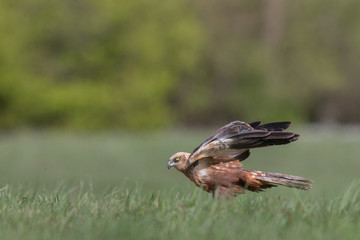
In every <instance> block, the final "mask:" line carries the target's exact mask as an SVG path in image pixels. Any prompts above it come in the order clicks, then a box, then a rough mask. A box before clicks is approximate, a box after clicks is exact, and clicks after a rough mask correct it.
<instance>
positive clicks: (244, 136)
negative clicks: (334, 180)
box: [168, 121, 313, 198]
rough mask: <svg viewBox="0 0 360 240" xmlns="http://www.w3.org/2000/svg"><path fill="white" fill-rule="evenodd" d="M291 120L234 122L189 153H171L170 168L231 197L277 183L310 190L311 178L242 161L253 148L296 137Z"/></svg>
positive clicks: (211, 190)
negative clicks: (252, 166)
mask: <svg viewBox="0 0 360 240" xmlns="http://www.w3.org/2000/svg"><path fill="white" fill-rule="evenodd" d="M290 124H291V122H275V123H268V124H264V125H261V122H260V121H259V122H253V123H250V124H248V123H245V122H241V121H234V122H231V123H229V124H227V125H225V126H223V127H221V128H220V129H218V130H217V131H216V132H214V133H213V134H212V135H211V136H210V137H209V138H208V139H206V140H205V141H204V142H203V143H202V144H201V145H200V146H198V147H197V148H195V150H194V151H193V152H192V153H191V154H190V153H187V152H178V153H175V154H174V155H173V156H171V158H170V160H169V162H168V169H170V168H171V167H174V168H176V169H177V170H178V171H180V172H182V173H183V174H184V175H185V176H186V177H188V178H189V179H190V180H191V181H192V182H194V183H195V184H196V185H197V186H198V187H200V188H202V189H203V190H205V191H207V192H210V193H212V194H213V196H214V197H221V198H231V197H233V196H236V195H238V194H240V193H244V191H245V190H249V191H253V192H260V191H263V190H264V189H266V188H271V187H275V186H278V185H282V186H286V187H292V188H298V189H303V190H307V189H310V188H311V184H312V183H313V182H312V180H310V179H306V178H302V177H297V176H292V175H287V174H281V173H272V172H262V171H252V170H247V169H244V168H242V163H241V161H243V160H245V159H246V158H248V157H249V155H250V149H251V148H258V147H265V146H272V145H281V144H287V143H290V142H293V141H296V140H297V139H298V138H299V135H298V134H295V133H291V132H286V131H285V130H286V129H287V128H289V127H290Z"/></svg>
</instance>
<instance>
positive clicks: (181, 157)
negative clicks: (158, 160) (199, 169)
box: [168, 152, 190, 171]
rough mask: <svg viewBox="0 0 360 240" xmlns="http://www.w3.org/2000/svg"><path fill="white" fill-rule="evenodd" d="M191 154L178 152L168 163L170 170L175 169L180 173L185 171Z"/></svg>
mask: <svg viewBox="0 0 360 240" xmlns="http://www.w3.org/2000/svg"><path fill="white" fill-rule="evenodd" d="M189 156H190V153H187V152H178V153H175V154H174V155H172V156H171V157H170V160H169V162H168V169H170V168H171V167H175V168H176V169H177V170H179V171H183V170H185V168H186V161H187V159H188V158H189Z"/></svg>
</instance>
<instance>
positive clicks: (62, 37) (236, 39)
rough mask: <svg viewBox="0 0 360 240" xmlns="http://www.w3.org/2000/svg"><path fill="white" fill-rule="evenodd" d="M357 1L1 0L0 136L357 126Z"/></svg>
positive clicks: (359, 30) (359, 37) (359, 112)
mask: <svg viewBox="0 0 360 240" xmlns="http://www.w3.org/2000/svg"><path fill="white" fill-rule="evenodd" d="M359 5H360V4H359V2H358V1H355V0H349V1H340V2H339V1H335V0H331V1H325V0H322V1H315V0H307V1H303V0H296V1H291V2H287V1H255V2H254V1H250V0H249V1H241V2H239V1H235V0H224V1H214V0H210V1H203V0H198V1H183V0H172V1H165V2H164V1H159V0H133V1H114V0H104V1H95V0H84V1H73V0H61V1H60V0H54V1H46V0H33V1H25V0H19V1H12V0H3V1H1V3H0V36H1V40H0V116H1V117H0V128H1V129H12V128H17V127H53V126H55V127H66V128H77V129H103V128H112V127H120V128H128V129H139V128H141V129H151V128H160V127H164V126H169V125H173V124H175V125H179V124H180V125H181V124H185V125H196V124H202V125H203V124H214V123H218V122H222V123H223V122H224V121H229V120H234V119H243V120H247V121H251V120H257V119H265V120H266V121H272V120H286V119H289V120H295V121H327V120H330V121H338V122H356V121H359V120H360V109H359V108H357V107H356V104H352V103H354V102H359V101H360V96H359V94H358V93H357V90H356V89H358V87H360V86H359V85H360V83H359V81H358V79H357V76H359V71H360V70H359V68H358V66H357V65H358V60H359V56H360V44H359V42H360V27H359V24H358V23H359V22H360V19H359V18H360V15H359V14H358V13H357V9H359V7H360V6H359Z"/></svg>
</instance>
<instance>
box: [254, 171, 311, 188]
mask: <svg viewBox="0 0 360 240" xmlns="http://www.w3.org/2000/svg"><path fill="white" fill-rule="evenodd" d="M251 172H252V174H253V175H254V176H255V179H256V180H258V181H260V182H262V183H263V184H264V185H265V186H266V185H269V184H270V185H281V186H285V187H291V188H297V189H302V190H308V189H310V188H311V185H312V183H313V181H312V180H310V179H307V178H303V177H298V176H293V175H287V174H282V173H272V172H261V171H251Z"/></svg>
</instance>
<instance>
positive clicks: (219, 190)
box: [213, 185, 233, 200]
mask: <svg viewBox="0 0 360 240" xmlns="http://www.w3.org/2000/svg"><path fill="white" fill-rule="evenodd" d="M213 197H214V199H220V200H223V199H225V200H231V199H233V192H232V190H231V189H229V188H227V187H224V186H221V185H218V186H217V187H216V188H215V191H214V192H213Z"/></svg>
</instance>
